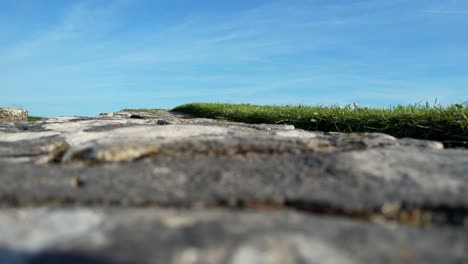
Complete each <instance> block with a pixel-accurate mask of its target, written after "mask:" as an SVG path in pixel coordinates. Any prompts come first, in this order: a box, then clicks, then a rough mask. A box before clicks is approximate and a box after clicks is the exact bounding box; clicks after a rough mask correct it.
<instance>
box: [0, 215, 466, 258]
mask: <svg viewBox="0 0 468 264" xmlns="http://www.w3.org/2000/svg"><path fill="white" fill-rule="evenodd" d="M0 223H1V225H0V232H1V234H2V236H0V262H2V263H16V264H28V263H233V264H244V263H281V264H289V263H291V264H293V263H340V264H341V263H343V264H352V263H356V264H357V263H427V264H429V263H464V262H465V261H466V260H467V258H466V257H467V253H466V248H467V247H468V243H467V239H466V237H467V236H468V232H467V231H466V230H462V231H460V230H454V229H441V230H435V229H425V230H415V229H410V228H405V227H394V226H382V225H377V224H369V223H366V222H360V221H346V220H343V219H338V218H329V217H321V216H318V215H313V214H310V215H305V214H301V213H296V212H292V211H289V210H284V211H278V212H258V211H257V212H253V211H245V212H238V211H235V210H202V209H191V210H161V209H156V210H154V209H117V208H110V209H102V208H79V209H78V208H76V209H47V208H36V209H8V210H2V211H1V212H0ZM435 249H436V250H435Z"/></svg>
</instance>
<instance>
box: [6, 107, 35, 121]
mask: <svg viewBox="0 0 468 264" xmlns="http://www.w3.org/2000/svg"><path fill="white" fill-rule="evenodd" d="M26 120H28V111H27V110H25V109H19V108H10V107H0V122H15V121H26Z"/></svg>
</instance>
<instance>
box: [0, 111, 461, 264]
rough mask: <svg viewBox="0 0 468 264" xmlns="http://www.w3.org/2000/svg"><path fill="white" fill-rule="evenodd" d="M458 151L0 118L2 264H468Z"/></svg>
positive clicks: (252, 128)
mask: <svg viewBox="0 0 468 264" xmlns="http://www.w3.org/2000/svg"><path fill="white" fill-rule="evenodd" d="M467 172H468V151H467V150H460V149H443V146H442V144H441V143H438V142H433V141H422V140H415V139H396V138H394V137H391V136H388V135H385V134H375V133H360V134H344V133H323V132H307V131H303V130H299V129H294V127H292V126H284V125H265V124H258V125H252V124H243V123H233V122H221V121H215V120H211V119H203V118H192V117H190V116H186V115H182V114H177V113H170V112H167V111H162V110H161V111H153V112H149V113H148V112H135V111H122V112H116V113H109V114H102V115H101V116H99V117H95V118H91V117H60V118H49V119H45V120H41V121H36V122H14V123H3V124H0V206H1V207H3V209H2V210H1V211H0V234H2V235H1V236H0V263H43V262H44V263H47V262H46V261H50V263H72V262H73V261H75V262H74V263H466V262H467V261H468V250H467V249H468V176H467V175H468V173H467Z"/></svg>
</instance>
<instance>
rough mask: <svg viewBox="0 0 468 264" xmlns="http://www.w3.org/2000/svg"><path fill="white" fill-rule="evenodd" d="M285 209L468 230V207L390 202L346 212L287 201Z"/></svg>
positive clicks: (301, 202)
mask: <svg viewBox="0 0 468 264" xmlns="http://www.w3.org/2000/svg"><path fill="white" fill-rule="evenodd" d="M284 206H285V207H289V208H294V209H296V210H300V211H305V212H309V213H314V214H321V215H332V216H338V217H348V218H353V219H362V220H366V221H372V222H389V221H392V222H397V223H400V224H404V225H408V226H412V227H418V228H424V227H427V226H431V225H434V226H464V227H468V208H465V207H462V206H447V205H423V206H416V205H410V204H405V203H393V204H388V205H384V206H382V207H381V208H374V209H371V210H346V209H343V208H339V207H335V206H330V205H325V204H320V203H313V202H309V201H294V200H290V201H286V202H285V204H284Z"/></svg>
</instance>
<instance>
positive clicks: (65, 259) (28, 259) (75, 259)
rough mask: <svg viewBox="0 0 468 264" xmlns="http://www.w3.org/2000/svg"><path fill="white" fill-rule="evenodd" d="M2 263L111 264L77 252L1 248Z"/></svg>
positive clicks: (0, 261) (0, 258)
mask: <svg viewBox="0 0 468 264" xmlns="http://www.w3.org/2000/svg"><path fill="white" fill-rule="evenodd" d="M0 263H8V264H64V263H66V264H111V262H110V261H108V260H103V259H100V258H97V257H92V256H86V255H84V254H81V253H75V252H58V251H44V252H40V253H29V252H26V251H20V250H14V249H8V248H0Z"/></svg>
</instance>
